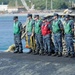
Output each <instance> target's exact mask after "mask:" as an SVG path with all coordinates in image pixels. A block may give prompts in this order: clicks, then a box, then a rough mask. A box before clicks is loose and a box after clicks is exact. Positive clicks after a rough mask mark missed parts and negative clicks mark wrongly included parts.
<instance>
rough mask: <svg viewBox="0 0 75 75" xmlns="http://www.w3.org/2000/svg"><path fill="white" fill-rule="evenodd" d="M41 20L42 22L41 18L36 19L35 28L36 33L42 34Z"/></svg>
mask: <svg viewBox="0 0 75 75" xmlns="http://www.w3.org/2000/svg"><path fill="white" fill-rule="evenodd" d="M40 22H41V20H38V21H37V22H36V21H35V26H34V27H35V28H34V30H35V33H36V34H40V32H41V28H40V26H39V25H40Z"/></svg>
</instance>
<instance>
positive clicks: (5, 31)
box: [0, 16, 27, 51]
mask: <svg viewBox="0 0 75 75" xmlns="http://www.w3.org/2000/svg"><path fill="white" fill-rule="evenodd" d="M18 17H19V21H20V22H22V23H24V22H25V21H26V16H18ZM22 43H23V49H24V51H25V50H27V49H25V48H24V46H25V40H22ZM12 44H14V40H13V16H2V17H0V51H4V50H7V49H8V47H9V46H10V45H12Z"/></svg>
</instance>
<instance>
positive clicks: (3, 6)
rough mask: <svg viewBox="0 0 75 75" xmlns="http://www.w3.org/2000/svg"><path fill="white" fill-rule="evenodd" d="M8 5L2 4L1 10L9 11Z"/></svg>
mask: <svg viewBox="0 0 75 75" xmlns="http://www.w3.org/2000/svg"><path fill="white" fill-rule="evenodd" d="M7 9H8V5H0V11H7Z"/></svg>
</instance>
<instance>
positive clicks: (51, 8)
mask: <svg viewBox="0 0 75 75" xmlns="http://www.w3.org/2000/svg"><path fill="white" fill-rule="evenodd" d="M52 9H53V1H52V0H51V10H52Z"/></svg>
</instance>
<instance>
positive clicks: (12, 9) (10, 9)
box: [7, 7, 18, 13]
mask: <svg viewBox="0 0 75 75" xmlns="http://www.w3.org/2000/svg"><path fill="white" fill-rule="evenodd" d="M7 11H8V12H9V13H11V12H17V11H18V8H15V7H13V8H10V7H8V9H7Z"/></svg>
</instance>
